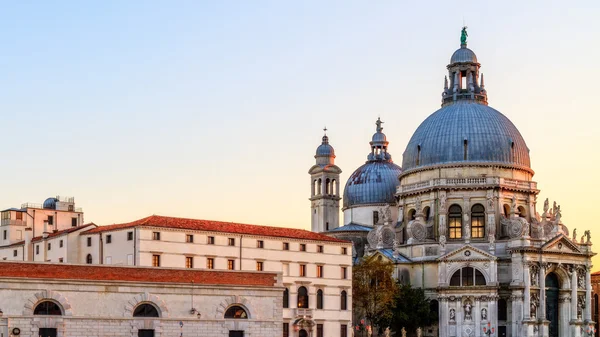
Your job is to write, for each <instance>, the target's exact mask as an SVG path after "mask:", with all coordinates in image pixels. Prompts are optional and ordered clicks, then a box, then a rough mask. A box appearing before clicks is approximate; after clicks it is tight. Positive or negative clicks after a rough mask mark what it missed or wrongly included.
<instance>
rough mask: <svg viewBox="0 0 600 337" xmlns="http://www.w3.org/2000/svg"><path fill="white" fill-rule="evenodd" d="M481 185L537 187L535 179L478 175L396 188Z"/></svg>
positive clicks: (408, 189) (438, 179)
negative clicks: (483, 176)
mask: <svg viewBox="0 0 600 337" xmlns="http://www.w3.org/2000/svg"><path fill="white" fill-rule="evenodd" d="M473 185H477V186H481V185H501V186H506V187H513V188H521V189H528V190H530V189H537V183H536V182H535V181H526V180H516V179H506V178H496V177H486V178H482V177H477V178H436V179H431V180H428V181H421V182H418V183H413V184H408V185H401V186H398V188H397V189H396V192H397V193H402V192H409V191H415V190H420V189H424V188H428V187H434V186H435V187H444V186H449V187H452V186H473Z"/></svg>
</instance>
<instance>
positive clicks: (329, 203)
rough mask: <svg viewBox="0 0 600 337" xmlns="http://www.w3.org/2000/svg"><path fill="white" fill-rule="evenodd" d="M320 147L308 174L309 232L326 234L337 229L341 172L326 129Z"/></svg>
mask: <svg viewBox="0 0 600 337" xmlns="http://www.w3.org/2000/svg"><path fill="white" fill-rule="evenodd" d="M323 131H325V135H323V141H322V142H321V145H319V147H317V152H316V154H315V160H316V163H315V165H313V166H312V167H311V168H310V170H308V174H310V186H311V193H310V199H309V200H310V203H311V206H310V214H311V230H312V231H313V232H327V231H330V230H332V229H334V228H337V227H339V222H340V199H341V198H340V173H342V170H341V169H340V168H339V167H337V166H336V165H335V151H334V150H333V147H332V146H331V145H329V137H327V128H324V129H323Z"/></svg>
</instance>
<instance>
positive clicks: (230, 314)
mask: <svg viewBox="0 0 600 337" xmlns="http://www.w3.org/2000/svg"><path fill="white" fill-rule="evenodd" d="M225 318H235V319H247V318H248V313H247V312H246V310H244V308H242V307H240V306H239V305H232V306H230V307H229V309H227V311H225Z"/></svg>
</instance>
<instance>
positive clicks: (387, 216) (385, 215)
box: [379, 205, 392, 223]
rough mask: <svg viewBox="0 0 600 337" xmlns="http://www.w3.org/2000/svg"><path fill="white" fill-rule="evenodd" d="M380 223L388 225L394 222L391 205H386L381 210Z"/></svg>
mask: <svg viewBox="0 0 600 337" xmlns="http://www.w3.org/2000/svg"><path fill="white" fill-rule="evenodd" d="M379 221H381V222H383V223H388V222H391V221H392V210H391V209H390V205H385V206H384V207H381V208H380V209H379Z"/></svg>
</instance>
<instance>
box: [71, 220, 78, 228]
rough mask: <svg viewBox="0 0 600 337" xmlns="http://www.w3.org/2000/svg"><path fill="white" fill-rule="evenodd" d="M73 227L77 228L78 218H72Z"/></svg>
mask: <svg viewBox="0 0 600 337" xmlns="http://www.w3.org/2000/svg"><path fill="white" fill-rule="evenodd" d="M71 227H77V218H71Z"/></svg>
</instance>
